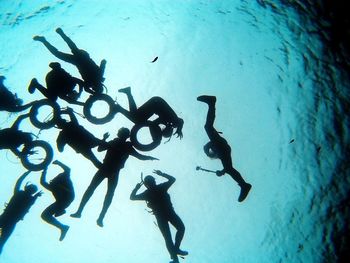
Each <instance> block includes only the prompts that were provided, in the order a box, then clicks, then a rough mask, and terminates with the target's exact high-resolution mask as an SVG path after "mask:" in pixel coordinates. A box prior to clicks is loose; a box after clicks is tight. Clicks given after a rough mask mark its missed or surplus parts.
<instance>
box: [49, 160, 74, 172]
mask: <svg viewBox="0 0 350 263" xmlns="http://www.w3.org/2000/svg"><path fill="white" fill-rule="evenodd" d="M52 163H53V164H56V165H58V166H60V167H61V168H62V169H63V171H64V172H65V173H70V168H69V167H68V166H67V165H65V164H64V163H62V162H60V161H59V160H55V161H53V162H52Z"/></svg>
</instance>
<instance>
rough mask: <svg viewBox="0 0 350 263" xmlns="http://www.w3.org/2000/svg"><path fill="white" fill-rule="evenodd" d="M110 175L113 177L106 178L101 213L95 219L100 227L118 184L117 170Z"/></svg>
mask: <svg viewBox="0 0 350 263" xmlns="http://www.w3.org/2000/svg"><path fill="white" fill-rule="evenodd" d="M110 176H113V177H112V178H108V185H107V193H106V196H105V199H104V201H103V207H102V210H101V213H100V215H99V217H98V219H97V225H99V226H100V227H103V219H104V217H105V215H106V213H107V210H108V208H109V206H110V205H111V203H112V200H113V196H114V192H115V189H116V187H117V185H118V178H119V171H118V172H117V174H116V175H110Z"/></svg>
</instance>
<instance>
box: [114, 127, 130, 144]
mask: <svg viewBox="0 0 350 263" xmlns="http://www.w3.org/2000/svg"><path fill="white" fill-rule="evenodd" d="M117 135H118V138H119V139H121V140H124V141H125V140H126V139H128V138H129V137H130V130H129V129H128V128H125V127H122V128H120V129H119V130H118V134H117Z"/></svg>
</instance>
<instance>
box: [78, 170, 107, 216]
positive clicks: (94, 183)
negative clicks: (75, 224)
mask: <svg viewBox="0 0 350 263" xmlns="http://www.w3.org/2000/svg"><path fill="white" fill-rule="evenodd" d="M103 179H104V177H103V175H102V174H101V172H100V171H97V173H96V174H95V176H94V177H93V178H92V180H91V183H90V185H89V186H88V188H87V189H86V191H85V193H84V195H83V197H82V199H81V202H80V205H79V208H78V210H77V211H76V212H75V213H74V214H71V217H76V218H80V217H81V213H82V212H83V210H84V207H85V205H86V204H87V202H88V201H89V200H90V198H91V196H92V195H93V193H94V192H95V190H96V188H97V187H98V186H99V184H100V183H101V182H102V181H103Z"/></svg>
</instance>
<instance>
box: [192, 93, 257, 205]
mask: <svg viewBox="0 0 350 263" xmlns="http://www.w3.org/2000/svg"><path fill="white" fill-rule="evenodd" d="M197 100H198V101H201V102H204V103H206V104H208V107H209V109H208V113H207V120H206V123H205V126H204V129H205V131H206V132H207V135H208V137H209V139H210V141H209V142H208V143H207V144H206V145H204V152H205V153H206V155H207V156H208V157H210V158H215V159H216V158H219V159H220V160H221V163H222V165H223V167H224V169H223V170H221V171H217V172H216V175H217V176H222V175H224V174H225V173H227V174H229V175H230V176H231V177H232V179H233V180H235V181H236V182H237V183H238V185H239V186H240V187H241V192H240V195H239V197H238V201H239V202H242V201H243V200H244V199H245V198H246V197H247V195H248V193H249V191H250V189H251V187H252V186H251V184H249V183H246V182H245V181H244V179H243V177H242V176H241V174H240V173H239V172H238V171H237V170H236V169H235V168H233V166H232V159H231V147H230V145H229V144H228V143H227V141H226V140H225V139H224V138H223V137H222V136H220V134H219V132H218V131H217V130H216V129H215V128H214V120H215V104H216V97H215V96H207V95H203V96H199V97H198V98H197Z"/></svg>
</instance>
